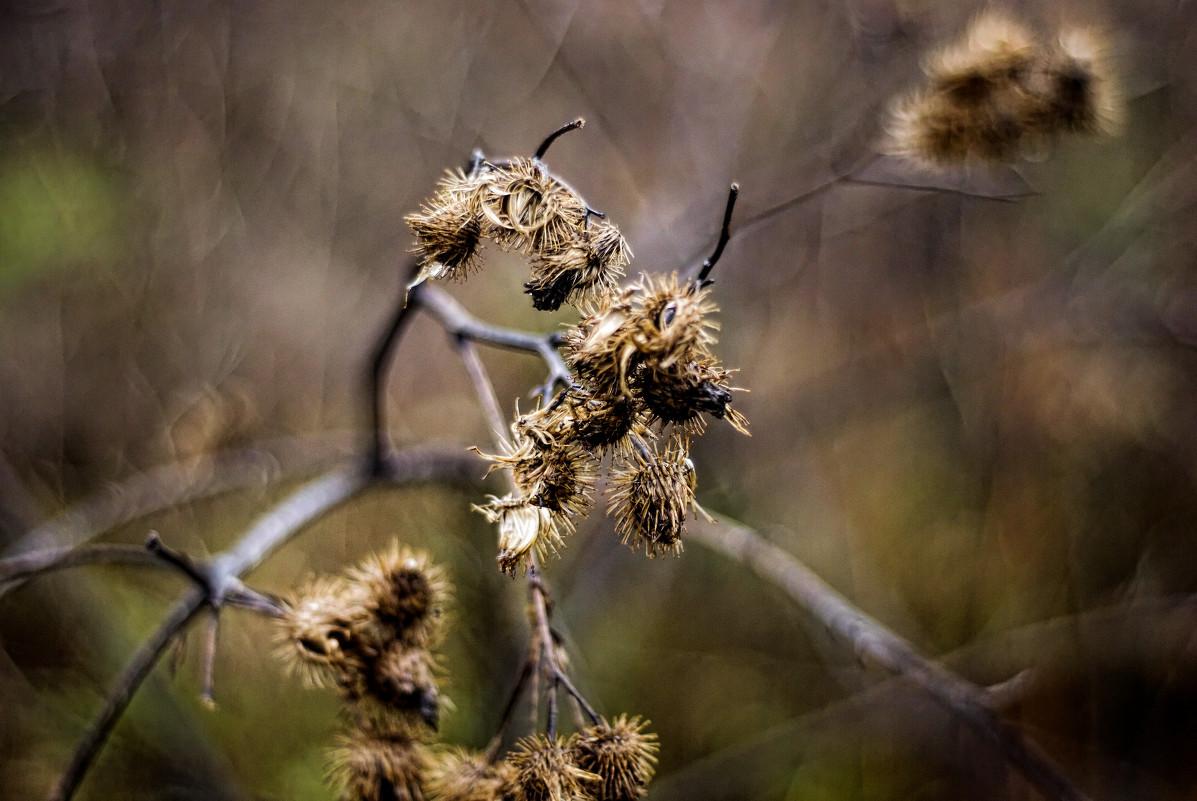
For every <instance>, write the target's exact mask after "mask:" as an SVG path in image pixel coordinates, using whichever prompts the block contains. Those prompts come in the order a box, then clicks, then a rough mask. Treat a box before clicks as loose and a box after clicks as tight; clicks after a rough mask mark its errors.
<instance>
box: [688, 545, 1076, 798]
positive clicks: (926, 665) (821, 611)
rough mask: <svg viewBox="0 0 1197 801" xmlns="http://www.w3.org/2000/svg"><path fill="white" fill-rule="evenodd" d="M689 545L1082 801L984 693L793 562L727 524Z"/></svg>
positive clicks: (1043, 783)
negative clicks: (733, 568) (751, 576)
mask: <svg viewBox="0 0 1197 801" xmlns="http://www.w3.org/2000/svg"><path fill="white" fill-rule="evenodd" d="M689 538H690V540H691V541H692V542H699V543H701V544H703V545H705V546H707V547H708V548H711V549H712V550H715V551H718V552H719V553H722V554H724V555H725V556H728V557H730V558H732V559H734V560H735V561H737V562H739V563H741V564H743V565H745V566H747V567H748V568H749V569H751V570H752V571H753V572H754V573H756V574H757V575H758V576H760V577H761V578H763V579H766V580H767V581H770V582H772V583H773V584H775V585H777V586H778V587H779V588H781V589H782V590H784V591H785V592H786V593H787V594H788V595H789V596H790V597H791V598H793V599H794V600H795V601H796V602H798V604H799V605H801V606H802V607H803V608H804V609H806V610H807V612H809V613H810V614H811V615H813V616H814V617H815V618H817V619H818V620H819V621H820V622H821V623H822V624H823V625H824V626H826V627H827V629H828V631H829V632H831V633H832V634H833V635H835V636H836V637H837V638H838V639H840V640H841V641H843V642H844V643H846V644H847V645H850V646H851V647H852V650H853V653H854V654H855V655H856V656H857V657H858V658H859V659H862V660H868V661H870V662H872V663H874V664H876V665H878V666H880V667H882V668H884V669H885V670H886V671H888V672H889V673H892V674H894V675H900V676H903V677H905V678H907V679H909V680H910V681H912V682H914V684H916V685H917V686H918V687H919V688H920V689H922V690H923V691H924V692H926V693H927V694H928V695H930V696H931V698H932V699H934V700H935V701H936V702H937V703H939V704H940V705H941V706H943V707H944V708H945V709H947V710H948V711H949V712H951V713H952V714H953V715H955V716H956V717H958V718H959V719H960V720H961V721H963V722H964V723H965V724H967V725H968V726H969V727H970V728H972V729H973V731H974V732H976V733H977V734H979V735H980V736H981V738H982V740H984V741H985V742H988V743H990V744H991V745H992V746H993V747H995V748H996V749H997V750H998V751H999V752H1000V753H1001V755H1002V756H1003V757H1004V758H1005V760H1006V761H1007V762H1009V763H1010V764H1011V765H1013V766H1014V767H1015V768H1016V769H1017V770H1019V771H1020V772H1021V773H1022V774H1023V776H1025V777H1026V778H1027V779H1028V780H1029V781H1030V782H1031V783H1032V784H1034V785H1035V786H1036V787H1038V788H1039V789H1040V790H1041V791H1042V792H1043V793H1044V794H1045V795H1046V796H1048V797H1049V798H1053V799H1059V800H1060V801H1085V799H1087V798H1088V796H1086V795H1085V794H1084V793H1083V792H1082V791H1081V790H1080V789H1079V788H1078V787H1077V786H1076V785H1075V784H1073V783H1072V781H1071V779H1069V778H1068V777H1067V776H1066V775H1065V774H1064V772H1063V771H1062V769H1061V768H1060V767H1059V766H1058V765H1057V764H1056V763H1055V762H1054V761H1053V760H1052V759H1051V757H1049V756H1048V755H1047V754H1046V753H1045V752H1044V751H1043V750H1042V749H1041V748H1040V747H1039V746H1038V745H1036V744H1035V743H1034V742H1032V741H1031V740H1029V739H1027V738H1026V737H1025V736H1024V735H1023V734H1022V732H1021V731H1019V730H1018V729H1017V728H1016V727H1014V726H1013V725H1011V724H1009V723H1007V722H1006V721H1004V720H1001V719H1000V718H999V717H997V715H995V714H994V712H993V710H992V708H991V705H992V699H991V698H990V697H989V696H988V695H987V693H986V691H985V690H983V689H981V688H979V687H977V686H976V685H974V684H972V683H970V682H968V681H966V680H964V679H962V678H960V677H959V676H957V675H956V674H955V673H952V672H951V671H949V670H947V669H946V668H944V667H942V666H940V665H938V664H936V663H934V662H931V661H929V660H927V659H926V658H924V657H922V656H921V655H919V653H918V652H917V651H916V650H915V649H914V647H913V646H911V645H910V643H908V642H906V641H905V640H903V639H902V638H901V637H899V636H897V635H896V634H894V633H893V632H891V631H889V630H888V629H887V628H885V627H884V626H882V625H881V624H880V623H878V622H877V621H876V620H874V619H873V618H871V617H869V616H868V615H866V614H864V613H863V612H861V611H860V610H858V609H857V608H856V607H854V606H852V605H851V604H850V603H849V602H848V601H847V599H845V598H844V597H843V596H842V595H840V594H839V593H838V592H836V591H835V590H834V589H832V588H831V587H830V586H829V585H828V584H827V583H826V582H824V581H823V580H822V579H820V578H819V577H818V576H817V575H815V574H814V573H813V572H811V570H810V569H809V568H807V567H806V566H805V565H804V564H802V563H801V562H800V561H798V560H797V559H796V558H795V557H793V556H791V555H790V554H788V553H786V552H785V551H783V550H782V549H780V548H778V547H777V546H775V545H772V544H771V543H768V542H766V541H765V540H764V539H762V538H761V537H760V535H758V534H757V533H756V532H754V531H751V530H750V529H747V528H742V527H739V526H733V525H729V524H705V525H702V524H700V525H698V526H695V527H694V528H693V529H692V530H691V531H690V537H689Z"/></svg>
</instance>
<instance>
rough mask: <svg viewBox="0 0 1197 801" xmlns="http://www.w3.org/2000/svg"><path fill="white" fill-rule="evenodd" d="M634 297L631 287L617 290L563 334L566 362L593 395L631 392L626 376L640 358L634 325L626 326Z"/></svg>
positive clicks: (622, 394)
mask: <svg viewBox="0 0 1197 801" xmlns="http://www.w3.org/2000/svg"><path fill="white" fill-rule="evenodd" d="M634 298H635V290H634V289H632V288H626V289H623V290H620V291H619V292H617V293H615V294H613V295H611V296H610V297H608V298H607V299H606V300H605V301H604V302H603V303H602V304H600V305H597V306H593V307H588V308H587V309H585V310H584V313H585V316H584V317H583V318H582V319H581V320H580V321H579V322H578V324H577V325H575V326H572V327H570V328H567V329H566V330H565V332H564V334H563V336H562V346H563V355H564V357H565V362H566V364H567V365H569V369H570V371H571V372H572V373H573V374H574V376H575V377H577V379H578V381H580V382H581V383H582V385H583V386H584V387H585V388H586V389H587V391H588V392H589V393H590V394H591V395H593V396H595V397H619V396H625V397H626V396H629V395H630V391H629V390H628V386H627V377H628V373H629V372H630V371H631V370H632V369H633V368H634V367H635V365H636V364H637V362H638V358H639V352H638V350H637V348H636V343H635V341H634V339H633V327H632V326H630V325H628V320H629V318H630V317H631V316H632V314H633V312H634V311H635V308H636V307H635V303H634Z"/></svg>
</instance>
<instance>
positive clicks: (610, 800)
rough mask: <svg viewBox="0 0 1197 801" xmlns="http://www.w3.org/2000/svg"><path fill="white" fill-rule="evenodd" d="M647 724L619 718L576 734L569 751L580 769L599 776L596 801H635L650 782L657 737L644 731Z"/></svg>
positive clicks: (638, 719) (655, 761)
mask: <svg viewBox="0 0 1197 801" xmlns="http://www.w3.org/2000/svg"><path fill="white" fill-rule="evenodd" d="M647 726H648V721H647V720H643V719H642V718H640V717H634V718H631V719H629V718H628V717H627V715H620V716H619V717H618V718H616V719H615V722H614V723H608V722H607V721H606V720H603V721H602V722H601V723H599V724H598V725H597V726H591V727H590V728H588V729H584V730H582V731H580V732H578V733H577V734H575V735H574V736H573V737H572V738H571V739H570V744H569V749H570V754H571V755H572V758H573V762H574V764H576V765H577V766H578V767H579V768H581V769H582V770H585V771H589V772H590V773H594V774H595V775H597V776H599V777H600V780H601V784H600V786H599V789H598V790H597V791H596V792H595V798H596V799H598V801H636V799H638V798H640V797H641V796H642V795H644V788H645V785H647V784H648V783H649V782H650V781H652V777H653V773H654V772H655V771H656V764H657V749H658V746H657V735H655V734H652V733H649V732H645V731H644V729H645V727H647Z"/></svg>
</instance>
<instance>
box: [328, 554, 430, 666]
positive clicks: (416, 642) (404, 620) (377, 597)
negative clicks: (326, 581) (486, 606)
mask: <svg viewBox="0 0 1197 801" xmlns="http://www.w3.org/2000/svg"><path fill="white" fill-rule="evenodd" d="M348 576H349V580H350V582H352V583H354V584H356V585H358V586H360V587H361V588H362V590H363V591H364V593H365V595H366V597H367V599H368V604H369V608H370V610H371V612H372V615H371V617H372V620H373V624H374V626H375V627H381V628H382V629H383V630H384V631H385V632H386V633H385V634H384V635H379V636H378V637H374V639H381V640H384V641H385V640H386V639H390V638H394V639H398V640H399V641H401V642H403V643H405V644H408V645H413V646H426V645H430V644H435V643H436V642H438V641H439V639H440V636H441V634H442V628H443V626H442V623H443V616H444V613H445V607H446V606H447V604H448V602H449V598H450V596H451V594H452V587H451V586H450V584H449V581H448V580H447V579H446V577H445V572H444V570H442V569H441V568H440V567H438V566H437V565H435V564H433V563H432V561H431V560H430V559H429V557H428V555H427V554H425V553H422V552H419V551H413V550H411V549H409V548H404V547H400V546H399V545H398V544H397V543H396V544H394V545H392V546H391V547H390V549H389V550H387V551H385V552H383V553H379V554H372V555H371V556H369V557H367V558H366V559H365V560H363V561H362V562H361V564H359V565H358V566H357V567H355V568H353V569H351V570H350V571H349V574H348Z"/></svg>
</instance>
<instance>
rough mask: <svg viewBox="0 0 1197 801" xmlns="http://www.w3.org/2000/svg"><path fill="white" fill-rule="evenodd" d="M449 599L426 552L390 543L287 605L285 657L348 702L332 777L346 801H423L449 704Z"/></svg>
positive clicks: (283, 628) (332, 754) (446, 587)
mask: <svg viewBox="0 0 1197 801" xmlns="http://www.w3.org/2000/svg"><path fill="white" fill-rule="evenodd" d="M450 593H451V588H450V586H449V584H448V582H447V581H446V579H445V575H444V572H443V571H442V570H441V569H440V568H438V567H436V566H435V565H433V564H432V563H431V562H430V561H429V560H428V557H427V556H426V555H424V554H421V553H416V552H413V551H409V550H407V549H404V548H400V547H398V546H394V547H392V549H391V550H390V551H388V552H387V553H385V554H382V555H376V556H372V557H370V558H368V559H366V560H365V561H364V562H362V563H361V564H360V565H358V566H357V567H354V568H352V569H350V570H348V571H346V572H345V573H343V574H341V575H338V576H335V577H325V578H321V579H314V580H312V581H310V582H309V583H308V584H307V585H306V586H305V587H303V588H302V589H300V590H299V591H298V592H296V593H295V594H294V595H293V596H292V597H291V598H289V599H287V602H286V604H285V606H284V615H283V616H282V618H281V627H280V630H279V651H280V654H281V655H282V656H283V657H284V659H285V660H286V661H287V664H288V665H289V666H290V667H291V668H292V669H294V670H298V671H299V672H300V673H302V675H303V677H304V679H305V680H306V681H307V683H308V684H310V685H313V686H317V687H331V688H335V689H336V690H337V691H338V693H339V694H340V696H341V698H342V700H343V701H344V704H343V706H342V718H343V723H344V731H343V733H342V734H341V736H340V740H339V743H338V745H337V746H336V747H335V748H334V749H333V750H332V751H331V752H330V753H329V773H330V776H331V777H332V778H333V779H334V781H336V783H337V784H339V785H340V786H341V788H342V790H343V795H342V797H343V798H344V799H346V801H356V800H357V799H362V801H373V800H374V799H386V798H389V799H422V798H424V794H423V783H424V772H425V765H426V763H427V761H428V755H429V753H430V751H429V746H430V744H431V743H432V742H433V741H434V739H435V731H436V729H437V726H438V722H439V717H440V713H441V712H442V710H443V709H444V707H445V704H446V700H445V698H444V697H443V696H442V695H441V693H440V690H439V684H440V676H439V674H440V672H441V671H440V669H439V665H438V659H437V655H436V653H435V650H434V649H435V648H436V647H437V645H438V644H439V643H440V641H441V640H442V638H443V636H444V629H445V607H446V604H447V603H448V600H449V595H450Z"/></svg>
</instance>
